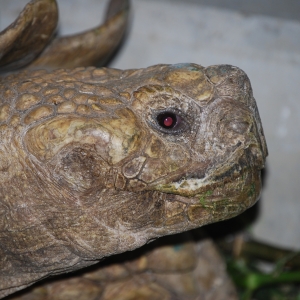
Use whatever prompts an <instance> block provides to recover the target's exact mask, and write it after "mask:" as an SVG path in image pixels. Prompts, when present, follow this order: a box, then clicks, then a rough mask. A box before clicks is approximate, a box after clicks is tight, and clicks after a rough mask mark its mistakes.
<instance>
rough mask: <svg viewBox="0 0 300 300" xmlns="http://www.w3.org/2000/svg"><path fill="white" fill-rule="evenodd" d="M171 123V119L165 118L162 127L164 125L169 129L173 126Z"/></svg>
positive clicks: (172, 121)
mask: <svg viewBox="0 0 300 300" xmlns="http://www.w3.org/2000/svg"><path fill="white" fill-rule="evenodd" d="M173 123H174V120H173V118H172V117H166V118H165V119H164V125H165V126H166V127H171V126H172V125H173Z"/></svg>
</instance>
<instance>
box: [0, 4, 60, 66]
mask: <svg viewBox="0 0 300 300" xmlns="http://www.w3.org/2000/svg"><path fill="white" fill-rule="evenodd" d="M57 21H58V10H57V4H56V1H55V0H32V1H31V2H30V3H28V4H27V5H26V6H25V8H24V9H23V11H22V12H21V13H20V15H19V17H18V18H17V19H16V20H15V21H14V22H13V23H12V24H11V25H10V26H8V27H7V28H6V29H5V30H3V31H2V32H0V71H9V70H13V69H18V68H21V67H23V66H25V65H27V64H28V63H30V62H31V61H33V60H34V59H35V58H36V57H37V56H38V55H39V54H40V53H41V52H42V51H43V49H44V48H45V47H46V45H47V44H48V43H49V41H50V39H51V38H52V36H53V33H54V32H55V29H56V26H57Z"/></svg>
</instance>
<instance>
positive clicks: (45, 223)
mask: <svg viewBox="0 0 300 300" xmlns="http://www.w3.org/2000/svg"><path fill="white" fill-rule="evenodd" d="M0 99H1V106H0V122H1V123H0V124H1V125H0V135H1V137H0V213H1V223H0V239H1V240H0V241H1V242H0V257H1V262H0V277H1V281H0V296H1V297H3V296H5V295H8V294H10V293H12V292H14V291H17V290H19V289H22V288H24V287H26V286H28V285H31V284H32V283H34V282H35V281H37V280H40V279H41V278H45V277H47V276H50V275H55V274H60V273H65V272H70V271H73V270H76V269H80V268H82V267H85V266H88V265H92V264H94V263H96V262H97V261H98V260H100V259H101V258H103V257H107V256H110V255H113V254H116V253H121V252H124V251H128V250H132V249H135V248H137V247H140V246H141V245H143V244H145V243H146V242H147V241H149V240H151V239H154V238H157V237H159V236H163V235H168V234H172V233H176V232H182V231H186V230H189V229H192V228H196V227H199V226H202V225H204V224H208V223H213V222H217V221H220V220H224V219H227V218H231V217H233V216H236V215H238V214H240V213H241V212H243V211H244V210H245V209H247V208H248V207H250V206H252V205H253V204H254V203H255V202H256V200H257V199H258V197H259V194H260V189H261V180H260V171H261V169H262V168H263V166H264V160H265V157H266V155H267V149H266V143H265V138H264V135H263V130H262V126H261V122H260V118H259V115H258V111H257V108H256V103H255V100H254V98H253V96H252V90H251V86H250V82H249V80H248V78H247V76H246V75H245V73H244V72H243V71H241V70H240V69H238V68H236V67H232V66H228V65H219V66H210V67H208V68H204V67H202V66H199V65H196V64H177V65H156V66H152V67H149V68H146V69H140V70H125V71H122V70H115V69H106V68H102V69H95V68H87V69H84V68H77V69H73V70H57V71H53V72H51V73H47V72H46V71H34V72H28V71H25V72H22V73H19V74H16V75H9V76H7V77H3V78H1V79H0ZM167 115H171V116H172V117H174V115H176V116H177V121H178V123H177V125H176V126H175V127H174V128H163V127H162V124H161V121H160V118H161V116H163V117H165V116H167Z"/></svg>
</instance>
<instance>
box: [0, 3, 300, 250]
mask: <svg viewBox="0 0 300 300" xmlns="http://www.w3.org/2000/svg"><path fill="white" fill-rule="evenodd" d="M27 2H28V1H27V0H24V1H23V0H10V1H7V0H0V29H1V30H2V29H4V28H5V27H6V26H7V25H8V24H9V23H10V22H12V21H13V20H14V19H15V18H16V16H17V15H18V13H19V12H20V11H21V9H22V8H23V7H24V5H25V4H26V3H27ZM58 3H59V8H60V27H59V31H60V33H61V34H70V33H75V32H78V31H82V30H84V29H88V28H91V27H93V26H96V25H97V24H98V23H100V22H101V21H102V17H103V15H104V10H105V4H106V3H107V2H106V1H101V0H85V1H80V0H58ZM179 62H193V63H197V64H201V65H203V66H208V65H214V64H232V65H235V66H238V67H240V68H241V69H243V70H244V71H245V72H246V73H247V74H248V76H249V78H250V80H251V83H252V87H253V91H254V96H255V98H256V100H257V104H258V108H259V111H260V115H261V119H262V122H263V127H264V131H265V135H266V139H267V143H268V148H269V157H268V159H267V165H266V170H265V172H264V189H263V192H262V196H261V200H260V201H259V203H258V204H257V205H256V206H255V208H254V209H253V211H254V212H255V213H254V214H255V221H254V222H253V223H252V224H251V226H250V227H249V228H248V230H249V231H250V232H251V233H252V234H253V235H254V236H255V237H256V238H257V239H259V240H263V241H265V242H269V243H272V244H276V245H281V246H284V247H288V248H292V249H299V248H300V235H299V232H298V230H299V228H300V217H299V216H300V199H299V198H300V92H299V89H300V1H299V0H251V1H247V0H132V21H131V26H130V29H129V31H128V36H127V38H126V40H125V41H124V43H123V45H122V47H121V49H120V50H119V52H118V53H117V54H116V55H115V57H114V59H112V60H111V62H110V64H109V66H110V67H114V68H121V69H127V68H142V67H147V66H149V65H153V64H158V63H179Z"/></svg>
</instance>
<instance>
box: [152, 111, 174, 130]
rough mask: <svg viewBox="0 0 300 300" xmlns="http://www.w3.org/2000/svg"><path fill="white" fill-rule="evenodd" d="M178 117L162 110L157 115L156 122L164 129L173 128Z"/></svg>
mask: <svg viewBox="0 0 300 300" xmlns="http://www.w3.org/2000/svg"><path fill="white" fill-rule="evenodd" d="M178 120H179V119H178V117H177V116H176V115H175V114H173V113H171V112H164V113H161V114H159V115H158V116H157V122H158V124H159V125H160V126H161V127H163V128H166V129H172V128H174V127H175V126H176V125H177V123H178Z"/></svg>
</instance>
